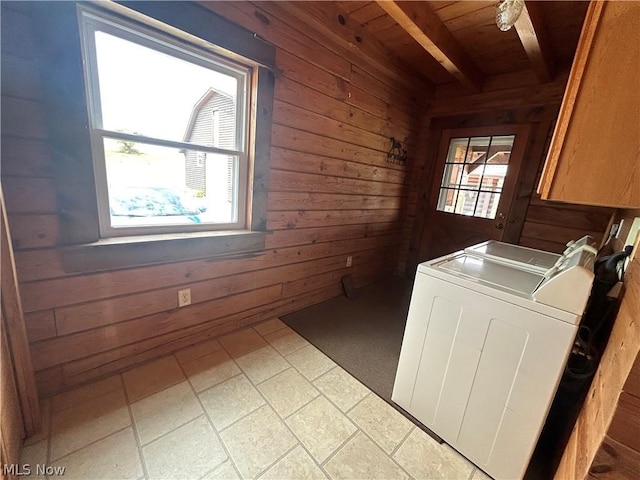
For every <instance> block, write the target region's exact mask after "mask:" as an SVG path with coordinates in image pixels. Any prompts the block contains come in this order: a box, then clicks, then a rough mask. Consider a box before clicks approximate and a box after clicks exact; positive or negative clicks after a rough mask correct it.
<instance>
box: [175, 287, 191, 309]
mask: <svg viewBox="0 0 640 480" xmlns="http://www.w3.org/2000/svg"><path fill="white" fill-rule="evenodd" d="M187 305H191V289H190V288H185V289H184V290H178V307H186V306H187Z"/></svg>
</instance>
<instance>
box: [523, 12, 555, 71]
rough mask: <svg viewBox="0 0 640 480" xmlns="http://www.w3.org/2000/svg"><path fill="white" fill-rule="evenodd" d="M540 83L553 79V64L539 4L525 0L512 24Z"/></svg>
mask: <svg viewBox="0 0 640 480" xmlns="http://www.w3.org/2000/svg"><path fill="white" fill-rule="evenodd" d="M514 27H515V29H516V32H517V33H518V37H520V42H522V46H523V47H524V50H525V52H527V57H529V60H530V61H531V64H532V66H533V70H534V71H535V72H536V76H537V77H538V80H539V81H540V83H547V82H550V81H551V80H552V79H553V74H554V65H553V60H552V58H551V55H550V50H549V48H548V46H547V45H548V43H547V39H546V34H545V31H544V19H543V17H542V10H541V7H540V4H539V3H537V2H532V1H527V2H525V5H524V7H523V8H522V14H521V15H520V18H518V20H517V21H516V23H515V25H514Z"/></svg>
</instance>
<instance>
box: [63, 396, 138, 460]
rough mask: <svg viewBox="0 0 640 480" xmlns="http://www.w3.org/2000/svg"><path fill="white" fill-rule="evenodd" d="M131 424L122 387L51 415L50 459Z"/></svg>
mask: <svg viewBox="0 0 640 480" xmlns="http://www.w3.org/2000/svg"><path fill="white" fill-rule="evenodd" d="M130 423H131V419H130V418H129V409H128V408H127V402H126V400H125V397H124V392H123V391H122V390H115V391H113V392H109V393H107V394H105V395H103V396H102V397H100V398H98V399H95V400H93V401H90V402H84V403H81V404H80V405H78V406H77V407H75V408H67V409H65V410H62V411H60V412H56V413H54V414H53V415H52V428H51V435H52V437H51V460H57V459H59V458H60V457H62V456H64V455H67V454H69V453H71V452H73V451H74V450H77V449H79V448H82V447H85V446H86V445H88V444H89V443H92V442H95V441H96V440H99V439H101V438H104V437H106V436H107V435H110V434H112V433H114V432H117V431H118V430H121V429H123V428H124V427H126V426H127V425H129V424H130Z"/></svg>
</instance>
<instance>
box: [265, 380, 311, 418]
mask: <svg viewBox="0 0 640 480" xmlns="http://www.w3.org/2000/svg"><path fill="white" fill-rule="evenodd" d="M258 390H260V392H261V393H262V395H264V397H265V398H266V399H267V401H268V402H269V403H270V404H271V406H272V407H273V409H274V410H275V411H276V413H277V414H278V415H280V417H282V418H286V417H288V416H289V415H291V414H292V413H293V412H295V411H296V410H298V409H299V408H300V407H302V406H304V405H306V404H307V403H309V402H310V401H311V400H313V399H314V398H316V397H317V396H318V395H320V392H318V390H316V388H315V387H314V386H313V385H311V384H310V383H309V382H308V381H307V379H306V378H304V377H303V376H302V375H300V374H299V373H298V371H297V370H296V369H295V368H289V369H287V370H285V371H284V372H282V373H279V374H278V375H276V376H275V377H271V378H270V379H269V380H267V381H266V382H262V383H261V384H260V385H258Z"/></svg>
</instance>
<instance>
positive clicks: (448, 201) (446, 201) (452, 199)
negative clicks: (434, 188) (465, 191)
mask: <svg viewBox="0 0 640 480" xmlns="http://www.w3.org/2000/svg"><path fill="white" fill-rule="evenodd" d="M457 196H458V191H457V190H453V189H449V188H441V189H440V196H439V197H438V207H437V210H438V211H440V212H449V213H453V211H454V209H455V205H456V197H457Z"/></svg>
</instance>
